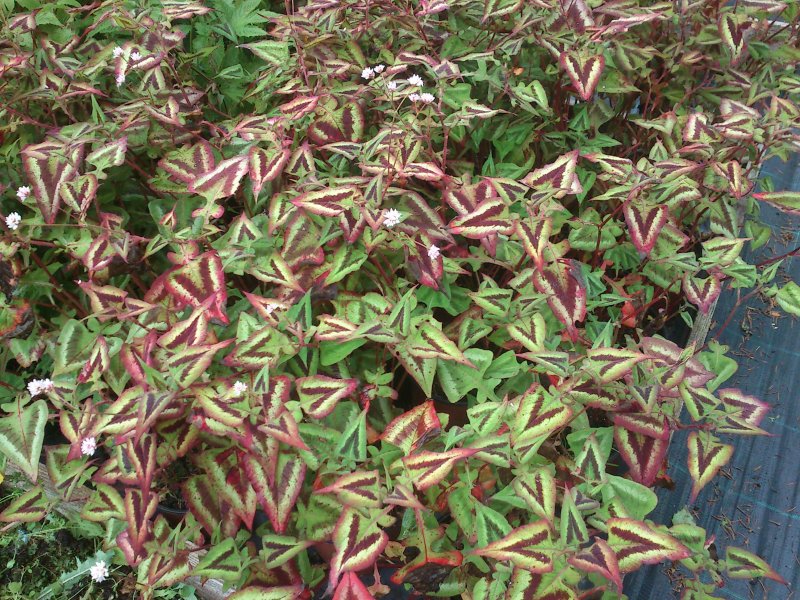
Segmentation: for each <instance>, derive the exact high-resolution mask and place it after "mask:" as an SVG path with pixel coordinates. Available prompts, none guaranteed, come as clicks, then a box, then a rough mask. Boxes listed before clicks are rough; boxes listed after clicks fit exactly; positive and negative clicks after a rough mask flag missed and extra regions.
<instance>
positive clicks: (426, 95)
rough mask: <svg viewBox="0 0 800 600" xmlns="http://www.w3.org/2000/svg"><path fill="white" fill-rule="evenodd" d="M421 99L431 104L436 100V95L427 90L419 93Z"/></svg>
mask: <svg viewBox="0 0 800 600" xmlns="http://www.w3.org/2000/svg"><path fill="white" fill-rule="evenodd" d="M419 99H420V100H422V101H423V102H424V103H425V104H430V103H431V102H433V101H434V100H436V97H435V96H434V95H433V94H429V93H428V92H425V93H423V94H420V95H419Z"/></svg>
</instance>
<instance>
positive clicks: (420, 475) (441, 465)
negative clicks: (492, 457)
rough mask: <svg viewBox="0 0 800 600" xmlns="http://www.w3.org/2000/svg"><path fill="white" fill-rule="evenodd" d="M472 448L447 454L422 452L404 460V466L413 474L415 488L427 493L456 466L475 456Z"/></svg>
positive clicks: (459, 449)
mask: <svg viewBox="0 0 800 600" xmlns="http://www.w3.org/2000/svg"><path fill="white" fill-rule="evenodd" d="M476 452H477V450H473V449H470V448H453V449H452V450H448V451H446V452H428V451H426V450H421V451H419V452H417V453H415V454H412V455H411V456H406V457H405V458H404V459H403V464H404V465H405V467H406V469H408V471H409V472H410V474H411V478H412V479H413V481H414V486H415V487H416V488H417V489H418V490H420V491H425V490H427V489H428V488H429V487H431V486H433V485H436V484H437V483H439V482H440V481H442V480H443V479H444V478H445V477H447V475H449V474H450V472H451V471H452V470H453V467H454V466H455V464H456V463H457V462H458V461H460V460H465V459H467V458H469V457H470V456H472V455H473V454H475V453H476Z"/></svg>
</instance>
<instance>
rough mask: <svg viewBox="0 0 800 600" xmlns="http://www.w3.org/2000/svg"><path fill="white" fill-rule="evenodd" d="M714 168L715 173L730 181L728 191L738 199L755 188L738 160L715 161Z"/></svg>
mask: <svg viewBox="0 0 800 600" xmlns="http://www.w3.org/2000/svg"><path fill="white" fill-rule="evenodd" d="M713 170H714V173H716V174H717V175H719V177H721V178H722V179H724V180H726V181H727V182H728V191H729V192H730V193H731V195H732V196H733V197H734V198H736V199H737V200H738V199H740V198H743V197H744V196H746V195H747V194H749V193H750V192H751V190H752V189H753V184H752V183H750V181H749V180H748V179H747V176H746V175H745V173H744V169H743V168H742V165H741V163H740V162H739V161H737V160H731V161H728V162H725V163H718V162H715V163H714V164H713Z"/></svg>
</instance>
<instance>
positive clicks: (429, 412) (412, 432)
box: [379, 400, 442, 454]
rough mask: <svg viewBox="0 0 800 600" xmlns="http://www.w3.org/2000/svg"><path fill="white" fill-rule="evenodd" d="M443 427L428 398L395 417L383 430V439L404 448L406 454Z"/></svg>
mask: <svg viewBox="0 0 800 600" xmlns="http://www.w3.org/2000/svg"><path fill="white" fill-rule="evenodd" d="M441 429H442V424H441V423H440V422H439V416H438V415H437V414H436V408H435V407H434V404H433V401H432V400H428V401H427V402H423V403H422V404H420V405H419V406H416V407H415V408H412V409H411V410H409V411H407V412H404V413H403V414H401V415H400V416H398V417H395V418H394V419H393V420H392V421H391V423H389V424H388V425H387V426H386V428H385V429H384V430H383V433H382V434H381V436H380V438H379V439H381V440H383V441H385V442H388V443H389V444H392V445H393V446H397V447H398V448H402V450H403V452H404V453H405V454H409V453H410V452H411V451H412V450H415V449H416V448H417V447H419V446H420V445H422V443H424V441H426V440H428V439H430V438H431V437H432V436H434V435H438V434H439V432H440V431H441Z"/></svg>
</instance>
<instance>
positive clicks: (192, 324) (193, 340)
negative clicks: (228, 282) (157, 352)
mask: <svg viewBox="0 0 800 600" xmlns="http://www.w3.org/2000/svg"><path fill="white" fill-rule="evenodd" d="M215 302H216V298H215V297H214V296H209V297H208V298H206V299H205V300H204V301H203V302H202V304H200V306H198V307H197V308H195V309H194V310H193V311H192V312H191V314H190V315H189V317H188V318H187V319H184V320H183V321H178V322H177V323H175V324H174V325H172V327H171V328H170V329H169V330H168V331H167V332H166V333H165V334H164V335H162V336H161V337H159V338H158V345H159V346H161V347H162V348H168V349H170V350H174V349H176V348H179V347H180V346H189V347H192V346H199V345H201V344H202V343H203V342H205V341H206V336H207V335H208V316H207V314H206V313H207V312H208V309H210V308H211V306H212V305H213V304H214V303H215Z"/></svg>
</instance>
